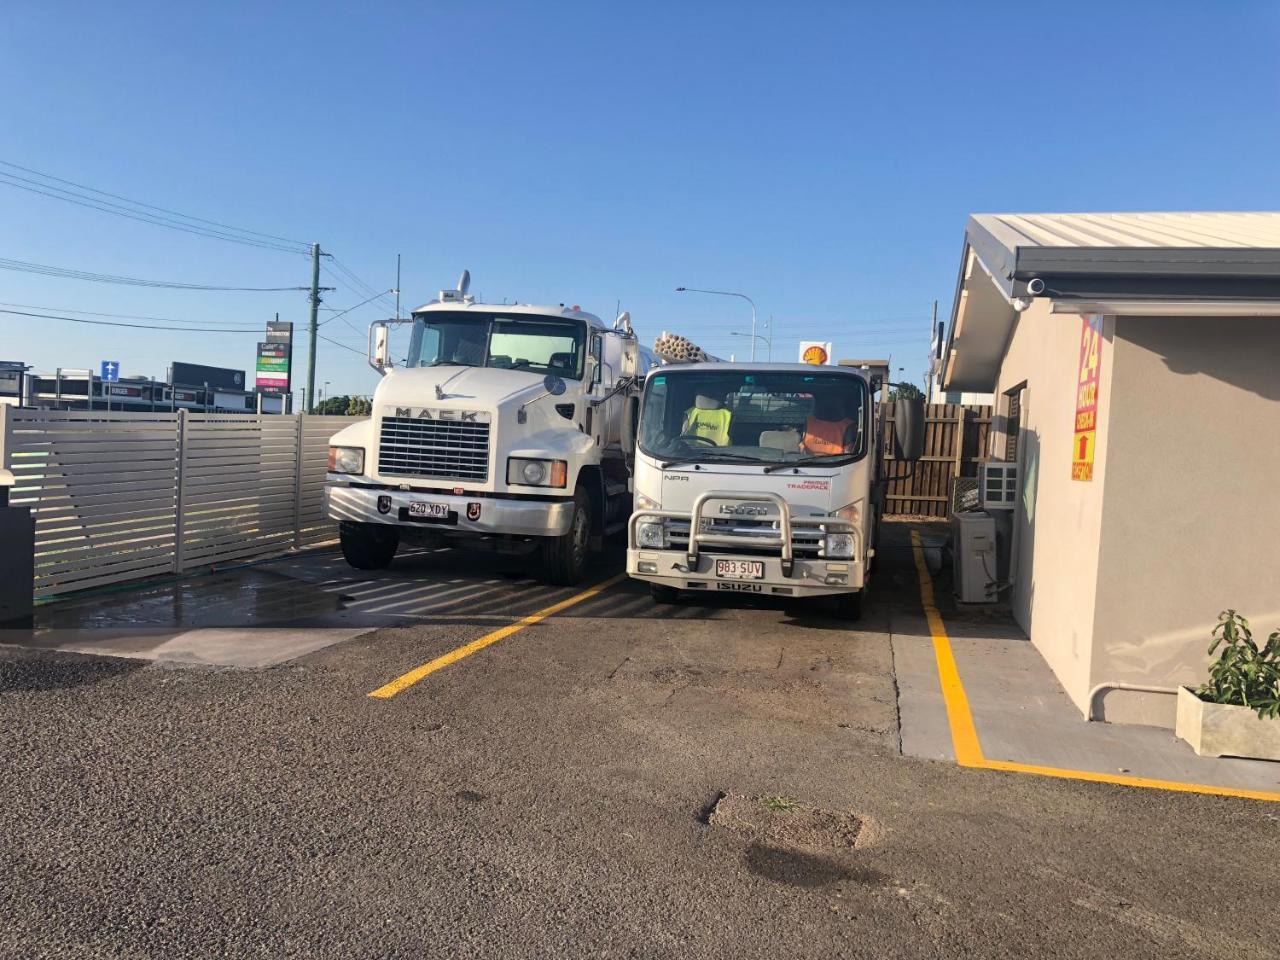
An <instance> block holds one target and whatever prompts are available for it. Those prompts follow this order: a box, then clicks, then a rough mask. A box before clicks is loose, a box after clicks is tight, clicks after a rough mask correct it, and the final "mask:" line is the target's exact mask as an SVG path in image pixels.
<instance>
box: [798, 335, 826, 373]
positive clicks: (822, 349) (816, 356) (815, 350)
mask: <svg viewBox="0 0 1280 960" xmlns="http://www.w3.org/2000/svg"><path fill="white" fill-rule="evenodd" d="M800 362H801V363H809V364H812V365H813V366H815V367H821V366H824V365H826V364H828V363H830V362H831V341H830V340H826V341H822V340H801V341H800Z"/></svg>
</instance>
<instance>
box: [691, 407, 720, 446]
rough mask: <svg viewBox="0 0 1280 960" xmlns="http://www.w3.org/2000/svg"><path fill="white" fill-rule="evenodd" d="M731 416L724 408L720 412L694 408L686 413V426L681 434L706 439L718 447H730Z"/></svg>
mask: <svg viewBox="0 0 1280 960" xmlns="http://www.w3.org/2000/svg"><path fill="white" fill-rule="evenodd" d="M729 416H730V414H729V411H728V410H725V409H723V408H721V409H719V410H701V409H699V408H698V407H693V408H691V409H690V410H688V411H687V412H686V413H685V415H684V426H683V427H681V428H680V432H681V433H687V434H692V435H694V436H698V437H706V438H707V439H708V440H710V441H711V442H712V443H714V444H715V445H716V446H717V447H727V446H728V445H729Z"/></svg>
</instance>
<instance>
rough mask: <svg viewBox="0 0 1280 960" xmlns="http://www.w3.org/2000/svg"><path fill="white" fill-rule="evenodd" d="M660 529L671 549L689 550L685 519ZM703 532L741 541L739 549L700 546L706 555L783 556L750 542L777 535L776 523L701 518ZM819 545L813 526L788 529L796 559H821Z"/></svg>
mask: <svg viewBox="0 0 1280 960" xmlns="http://www.w3.org/2000/svg"><path fill="white" fill-rule="evenodd" d="M663 526H664V528H665V530H666V532H667V540H668V541H669V543H670V544H671V547H672V548H673V549H676V550H687V549H688V548H689V521H688V520H666V521H664V523H663ZM702 532H703V533H717V534H725V535H727V536H733V537H741V538H742V546H740V547H728V546H724V545H722V544H717V545H716V546H714V547H710V546H704V547H702V549H703V550H705V551H706V552H708V553H741V554H747V555H754V556H762V557H777V556H781V555H782V549H781V548H780V547H770V546H764V545H762V544H759V543H752V540H753V539H756V538H759V537H762V536H763V537H771V536H772V537H776V536H777V535H778V526H777V521H775V520H746V519H740V518H734V519H732V520H722V519H720V518H718V517H716V518H711V517H703V518H702ZM822 544H823V533H822V532H821V531H820V530H818V529H817V528H816V527H793V528H792V530H791V550H792V553H793V554H794V555H795V556H797V557H820V556H822Z"/></svg>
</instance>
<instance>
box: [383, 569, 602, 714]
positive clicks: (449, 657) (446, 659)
mask: <svg viewBox="0 0 1280 960" xmlns="http://www.w3.org/2000/svg"><path fill="white" fill-rule="evenodd" d="M626 576H627V575H626V574H625V573H620V574H618V575H617V576H616V577H610V578H609V579H608V580H605V581H604V582H603V583H597V584H596V585H595V586H594V587H590V588H589V589H586V590H583V591H582V592H581V593H575V594H574V595H573V596H572V597H569V598H568V599H566V600H561V601H560V602H559V603H553V604H552V605H551V606H549V607H545V608H543V609H542V610H539V611H538V612H537V613H531V614H529V615H528V616H527V617H521V618H520V619H519V620H517V621H516V622H515V623H511V624H508V625H507V626H505V627H501V628H499V629H497V630H494V631H493V632H492V633H486V634H485V635H484V636H483V637H481V638H480V639H479V640H472V641H471V642H470V643H467V644H463V645H462V646H461V647H456V648H455V649H453V650H450V651H449V652H448V653H446V654H443V655H442V656H439V657H436V658H435V659H434V660H432V661H430V662H428V663H424V664H423V665H422V666H420V667H414V668H413V669H412V670H410V671H409V672H408V673H405V674H401V675H400V676H398V677H396V678H395V679H394V680H392V681H391V682H390V683H386V684H383V685H382V686H380V687H379V688H378V689H377V690H374V691H373V692H372V693H370V694H369V696H371V697H377V698H378V699H379V700H386V699H387V698H389V697H394V696H395V695H396V694H397V693H400V692H401V691H403V690H407V689H409V687H412V686H413V685H414V684H415V683H417V682H418V681H419V680H421V679H423V678H424V677H429V676H430V675H431V674H433V673H435V672H436V671H437V670H440V669H443V668H444V667H447V666H449V664H451V663H457V662H458V661H459V660H461V659H462V658H463V657H469V656H471V654H473V653H475V652H476V651H478V650H483V649H484V648H485V647H487V646H490V645H491V644H494V643H497V642H498V641H499V640H505V639H506V638H507V637H509V636H511V635H512V634H513V633H519V632H520V631H521V630H523V629H524V628H525V627H532V626H533V625H534V624H535V623H541V622H542V621H543V620H545V619H547V617H551V616H554V615H555V614H557V613H559V612H560V611H561V610H567V609H569V607H572V606H574V605H575V604H579V603H581V602H582V601H583V600H590V599H591V598H592V597H594V596H596V595H597V594H598V593H601V592H602V591H604V590H607V589H609V588H610V587H611V586H613V585H614V584H615V583H618V582H619V581H621V580H624V579H626Z"/></svg>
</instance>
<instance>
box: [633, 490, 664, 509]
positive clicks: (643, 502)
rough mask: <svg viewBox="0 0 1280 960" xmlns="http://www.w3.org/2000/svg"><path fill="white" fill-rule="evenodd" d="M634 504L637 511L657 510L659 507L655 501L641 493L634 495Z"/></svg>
mask: <svg viewBox="0 0 1280 960" xmlns="http://www.w3.org/2000/svg"><path fill="white" fill-rule="evenodd" d="M635 502H636V509H637V510H657V509H658V508H659V506H660V504H659V503H658V501H657V500H654V499H653V498H652V497H646V496H645V495H644V494H643V493H637V494H636V495H635Z"/></svg>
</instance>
